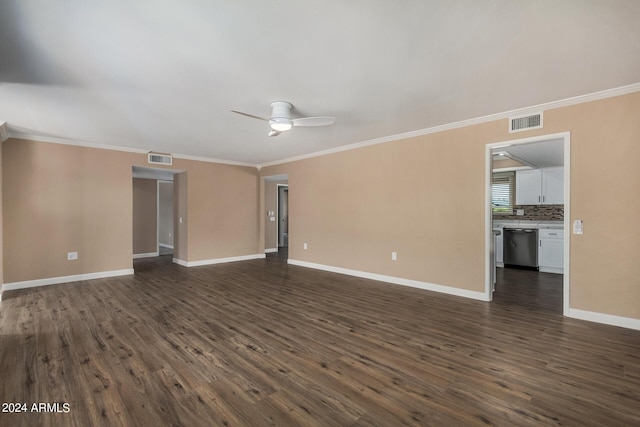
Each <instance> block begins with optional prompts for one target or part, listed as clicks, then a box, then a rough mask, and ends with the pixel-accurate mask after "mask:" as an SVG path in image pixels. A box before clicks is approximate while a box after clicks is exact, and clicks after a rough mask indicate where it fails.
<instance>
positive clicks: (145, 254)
mask: <svg viewBox="0 0 640 427" xmlns="http://www.w3.org/2000/svg"><path fill="white" fill-rule="evenodd" d="M154 256H160V253H158V252H147V253H144V254H133V259H139V258H153V257H154Z"/></svg>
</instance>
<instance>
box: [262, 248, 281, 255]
mask: <svg viewBox="0 0 640 427" xmlns="http://www.w3.org/2000/svg"><path fill="white" fill-rule="evenodd" d="M273 252H278V248H269V249H265V250H264V253H265V254H271V253H273Z"/></svg>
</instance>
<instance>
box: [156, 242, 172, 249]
mask: <svg viewBox="0 0 640 427" xmlns="http://www.w3.org/2000/svg"><path fill="white" fill-rule="evenodd" d="M158 246H160V247H163V248H167V249H173V245H167V244H166V243H158Z"/></svg>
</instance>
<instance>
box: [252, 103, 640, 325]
mask: <svg viewBox="0 0 640 427" xmlns="http://www.w3.org/2000/svg"><path fill="white" fill-rule="evenodd" d="M639 111H640V93H634V94H630V95H624V96H619V97H615V98H610V99H605V100H600V101H594V102H589V103H584V104H580V105H575V106H570V107H565V108H559V109H555V110H548V111H545V113H544V114H545V124H544V128H543V129H537V130H533V131H525V132H519V133H517V134H509V133H508V131H507V129H508V126H507V120H498V121H495V122H490V123H484V124H479V125H474V126H469V127H466V128H460V129H454V130H449V131H445V132H440V133H435V134H430V135H425V136H419V137H414V138H409V139H404V140H399V141H395V142H390V143H384V144H378V145H373V146H369V147H365V148H360V149H356V150H350V151H344V152H341V153H336V154H332V155H327V156H323V157H316V158H310V159H306V160H301V161H297V162H292V163H287V164H283V165H277V166H271V167H265V168H263V169H262V170H261V174H262V175H263V176H270V175H277V174H282V173H287V174H288V176H289V188H290V191H291V193H292V194H295V197H292V198H291V201H290V206H289V209H290V219H289V234H290V237H289V239H290V240H289V257H290V258H292V259H296V260H301V261H308V262H313V263H319V264H326V265H330V266H337V267H343V268H349V269H354V270H362V271H366V272H371V273H377V274H384V275H390V276H395V277H401V278H406V279H413V280H418V281H423V282H428V283H434V284H438V285H445V286H452V287H456V288H461V289H466V290H471V291H476V292H484V256H485V254H484V252H485V248H484V238H485V237H484V236H485V225H484V224H485V212H486V209H485V200H484V193H485V184H484V183H485V145H486V144H489V143H493V142H501V141H507V140H514V139H519V138H526V137H531V136H536V135H545V134H552V133H558V132H564V131H570V132H571V166H570V167H571V172H570V174H571V219H582V220H583V221H584V227H585V233H584V235H581V236H573V235H571V234H570V233H569V230H567V233H566V235H567V236H568V237H569V238H571V265H570V273H571V275H570V280H571V297H570V306H571V308H574V309H581V310H587V311H593V312H601V313H606V314H612V315H617V316H623V317H631V318H640V280H638V277H640V263H638V262H637V260H638V257H639V256H640V222H638V221H637V219H638V218H640V191H639V188H638V186H639V183H640V168H638V167H637V162H638V160H639V159H640V144H639V143H638V141H640V120H638V112H639ZM621 224H625V225H626V227H624V228H621V227H620V225H621ZM305 242H306V243H308V245H309V246H308V250H304V249H302V245H303V243H305ZM392 251H396V252H397V253H398V260H397V261H395V262H394V261H391V256H390V255H391V252H392Z"/></svg>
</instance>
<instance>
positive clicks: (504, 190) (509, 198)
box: [491, 172, 516, 215]
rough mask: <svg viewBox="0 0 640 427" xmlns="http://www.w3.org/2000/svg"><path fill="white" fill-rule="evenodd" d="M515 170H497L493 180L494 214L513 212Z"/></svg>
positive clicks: (492, 202)
mask: <svg viewBox="0 0 640 427" xmlns="http://www.w3.org/2000/svg"><path fill="white" fill-rule="evenodd" d="M515 181H516V173H515V172H496V173H494V174H493V180H492V181H491V210H492V211H493V213H494V214H504V215H511V214H513V199H514V189H515Z"/></svg>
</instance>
